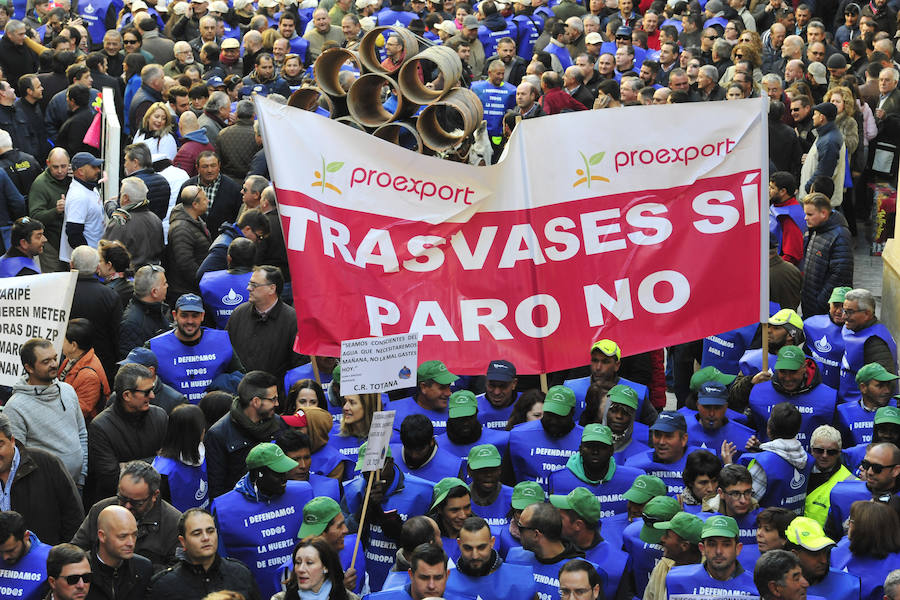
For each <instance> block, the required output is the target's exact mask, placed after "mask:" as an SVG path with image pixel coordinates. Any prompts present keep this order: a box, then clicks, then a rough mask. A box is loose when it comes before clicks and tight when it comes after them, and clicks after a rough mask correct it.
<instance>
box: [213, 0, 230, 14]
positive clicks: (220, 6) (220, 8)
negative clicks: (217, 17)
mask: <svg viewBox="0 0 900 600" xmlns="http://www.w3.org/2000/svg"><path fill="white" fill-rule="evenodd" d="M209 10H211V11H212V12H217V13H219V14H223V15H224V14H226V13H227V12H228V5H227V4H225V3H224V2H222V0H215V2H213V3H211V4H210V5H209Z"/></svg>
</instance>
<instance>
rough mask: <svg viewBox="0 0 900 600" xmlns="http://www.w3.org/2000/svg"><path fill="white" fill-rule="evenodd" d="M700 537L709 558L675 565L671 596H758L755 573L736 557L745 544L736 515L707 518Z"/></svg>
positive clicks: (669, 587) (670, 576) (669, 580)
mask: <svg viewBox="0 0 900 600" xmlns="http://www.w3.org/2000/svg"><path fill="white" fill-rule="evenodd" d="M700 538H701V541H700V552H702V553H703V556H704V557H705V558H706V561H705V562H703V563H701V564H696V565H685V566H681V567H673V568H672V570H671V571H669V574H668V576H666V591H667V592H668V594H669V596H674V595H676V594H692V595H694V596H696V595H701V594H702V595H706V594H709V595H715V596H718V595H723V594H724V595H727V596H729V597H731V596H743V595H748V596H756V595H757V594H756V586H755V585H754V583H753V575H752V574H751V573H749V572H747V571H746V570H744V568H743V567H742V566H741V564H740V563H739V562H738V560H737V557H738V555H739V554H740V553H741V548H742V545H741V543H740V542H739V541H738V526H737V523H735V521H734V519H732V518H731V517H726V516H723V515H714V516H712V517H710V518H708V519H707V520H706V521H705V522H704V523H703V530H702V532H701V534H700ZM701 590H702V591H701ZM717 592H718V593H717Z"/></svg>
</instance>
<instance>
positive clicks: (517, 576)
mask: <svg viewBox="0 0 900 600" xmlns="http://www.w3.org/2000/svg"><path fill="white" fill-rule="evenodd" d="M534 592H535V584H534V573H533V571H532V570H531V567H530V566H528V565H514V564H511V563H503V564H501V565H500V568H499V569H497V570H496V571H494V572H493V573H489V574H487V575H485V576H484V577H472V576H470V575H464V574H462V573H460V572H459V570H458V569H450V577H449V579H447V589H446V593H447V594H449V595H450V596H456V597H458V598H465V599H466V600H476V598H481V600H509V599H511V598H523V599H525V598H533V597H534Z"/></svg>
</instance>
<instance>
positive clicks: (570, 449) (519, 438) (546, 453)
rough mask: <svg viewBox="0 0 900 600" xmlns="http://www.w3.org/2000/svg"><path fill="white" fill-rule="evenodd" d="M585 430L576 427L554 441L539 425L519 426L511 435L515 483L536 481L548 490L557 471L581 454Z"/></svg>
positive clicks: (531, 422)
mask: <svg viewBox="0 0 900 600" xmlns="http://www.w3.org/2000/svg"><path fill="white" fill-rule="evenodd" d="M582 431H583V428H582V427H581V426H580V425H576V426H575V427H574V428H573V429H572V431H570V432H569V433H567V434H566V435H564V436H563V437H561V438H551V437H550V436H549V435H547V434H546V432H544V427H543V426H542V425H541V422H540V421H530V422H528V423H522V424H520V425H516V426H515V427H514V428H513V430H512V431H511V432H510V433H509V456H510V460H511V462H512V467H513V472H514V473H515V475H516V481H523V480H525V479H528V480H531V481H537V482H538V483H539V484H541V486H542V487H543V488H544V491H546V490H547V484H548V479H549V478H550V474H551V473H553V472H554V471H559V470H561V469H563V468H565V466H566V462H567V461H568V460H569V457H570V456H572V455H573V454H575V453H576V452H578V447H579V446H580V445H581V432H582Z"/></svg>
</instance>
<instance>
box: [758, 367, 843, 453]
mask: <svg viewBox="0 0 900 600" xmlns="http://www.w3.org/2000/svg"><path fill="white" fill-rule="evenodd" d="M781 402H790V403H791V404H793V405H794V406H796V407H797V410H799V411H800V433H798V434H797V439H798V440H799V441H800V443H801V444H803V447H804V448H806V447H808V446H809V436H811V435H812V432H813V431H815V429H816V427H818V426H819V425H830V424H831V423H832V422H833V421H834V403H835V391H834V389H832V388H830V387H828V386H827V385H823V384H821V383H820V384H819V385H817V386H816V387H814V388H813V389H811V390H809V391H808V392H805V393H803V394H799V395H797V396H785V395H783V394H779V393H778V392H777V391H775V388H774V387H772V382H771V381H764V382H762V383H758V384H756V385H754V386H753V390H752V391H751V392H750V412H751V413H752V414H753V420H754V421H755V422H756V427H757V437H759V439H760V440H768V436H767V435H766V423H767V422H768V421H769V415H771V414H772V408H773V407H774V406H775V405H776V404H780V403H781Z"/></svg>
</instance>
